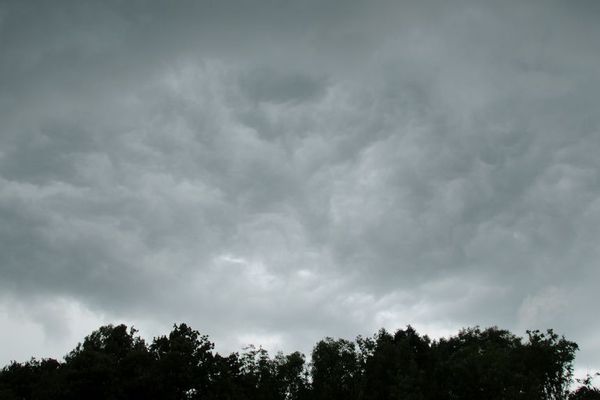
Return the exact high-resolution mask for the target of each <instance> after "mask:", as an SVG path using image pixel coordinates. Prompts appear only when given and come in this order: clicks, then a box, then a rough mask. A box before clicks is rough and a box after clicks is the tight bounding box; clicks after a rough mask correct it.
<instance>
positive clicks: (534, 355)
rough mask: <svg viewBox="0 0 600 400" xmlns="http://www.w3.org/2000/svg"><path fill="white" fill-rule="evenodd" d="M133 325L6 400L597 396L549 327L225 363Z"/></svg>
mask: <svg viewBox="0 0 600 400" xmlns="http://www.w3.org/2000/svg"><path fill="white" fill-rule="evenodd" d="M136 333H137V331H136V330H135V329H133V328H130V329H128V328H127V327H126V326H125V325H117V326H112V325H108V326H103V327H101V328H99V329H98V330H96V331H94V332H92V333H91V334H90V335H89V336H87V337H86V338H85V339H84V341H83V342H82V343H80V344H79V345H77V347H76V348H75V349H74V350H73V351H71V352H70V353H69V354H68V355H66V356H65V359H64V361H62V362H59V361H57V360H53V359H44V360H36V359H32V360H30V361H28V362H25V363H17V362H13V363H11V364H10V365H8V366H5V367H4V368H3V369H2V370H1V371H0V399H3V400H4V399H6V400H13V399H18V400H23V399H32V400H33V399H36V400H46V399H66V400H69V399H91V400H93V399H103V400H120V399H132V400H135V399H161V400H183V399H210V400H221V399H222V400H245V399H253V400H254V399H256V400H308V399H315V400H320V399H323V400H325V399H327V400H336V399H343V400H388V399H390V400H392V399H398V400H399V399H405V400H429V399H432V400H433V399H436V400H444V399H447V400H452V399H464V400H469V399H492V400H493V399H499V400H500V399H533V400H535V399H544V400H545V399H548V400H553V399H564V400H596V399H599V400H600V390H599V389H597V388H595V387H594V386H592V383H591V381H592V378H591V377H590V376H588V377H587V378H586V379H583V380H580V381H578V382H579V384H580V385H579V387H578V388H577V389H576V390H573V391H569V388H570V385H571V383H572V363H573V360H574V356H575V351H576V350H577V345H576V344H575V343H573V342H570V341H568V340H566V339H565V338H564V337H559V336H558V335H557V334H555V333H554V332H553V331H552V330H549V331H547V332H545V333H542V332H539V331H532V332H528V333H527V335H528V337H527V339H526V340H523V339H522V338H519V337H517V336H515V335H513V334H511V333H510V332H508V331H505V330H501V329H498V328H488V329H485V330H481V329H479V328H470V329H464V330H462V331H460V332H459V333H458V334H457V335H456V336H453V337H450V338H447V339H440V340H436V341H432V340H430V339H429V338H428V337H427V336H421V335H419V334H418V333H417V332H416V331H415V330H414V329H413V328H412V327H410V326H408V327H407V328H406V329H404V330H398V331H397V332H395V333H394V334H391V333H389V332H387V331H385V330H381V331H379V332H378V333H377V334H375V335H374V336H373V337H368V338H364V337H358V338H357V339H356V341H349V340H345V339H333V338H326V339H324V340H322V341H320V342H318V343H317V344H316V345H315V347H314V349H313V351H312V355H311V359H312V361H311V363H310V364H307V362H306V360H305V356H304V355H303V354H301V353H298V352H294V353H291V354H287V355H285V354H282V353H278V354H277V355H275V356H274V357H271V356H270V355H269V354H268V352H267V351H266V350H264V349H262V348H255V347H253V346H250V347H248V348H246V349H245V350H244V351H243V352H242V353H232V354H230V355H228V356H223V355H220V354H218V353H216V352H214V345H213V343H212V342H210V340H209V338H208V337H207V336H204V335H201V334H200V333H199V332H198V331H196V330H193V329H192V328H190V327H189V326H187V325H186V324H180V325H174V327H173V330H172V331H171V332H170V333H169V334H168V335H165V336H159V337H157V338H154V340H153V341H152V343H150V344H146V343H145V341H144V340H143V339H141V338H140V337H139V336H137V335H136Z"/></svg>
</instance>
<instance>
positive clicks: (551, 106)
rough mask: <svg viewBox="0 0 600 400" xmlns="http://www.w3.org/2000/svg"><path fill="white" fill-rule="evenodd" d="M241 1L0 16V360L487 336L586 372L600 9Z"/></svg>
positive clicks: (598, 177)
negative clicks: (458, 333) (155, 342)
mask: <svg viewBox="0 0 600 400" xmlns="http://www.w3.org/2000/svg"><path fill="white" fill-rule="evenodd" d="M238 3H239V2H210V1H206V2H189V3H186V2H183V3H181V4H179V5H178V6H177V7H175V6H173V5H160V4H155V5H149V4H142V3H141V2H140V3H137V2H131V3H127V4H124V3H120V2H106V3H102V4H98V3H94V2H64V3H61V4H59V3H52V4H50V3H48V4H46V5H33V4H26V3H23V2H5V3H4V4H3V5H1V6H0V51H1V52H2V54H3V57H2V60H1V61H0V121H1V122H0V246H1V248H0V290H1V293H2V296H1V298H0V301H1V304H2V308H1V311H2V312H1V313H0V321H1V323H2V326H3V327H7V328H8V329H3V331H4V333H3V334H2V337H1V339H2V340H3V342H5V343H6V342H8V343H11V344H13V346H8V347H7V348H12V349H9V350H3V353H1V354H0V357H2V358H3V360H4V361H8V359H11V358H18V359H20V358H27V357H28V356H29V355H30V354H31V352H32V348H31V347H25V346H24V345H23V343H24V342H25V341H26V340H27V341H29V342H31V343H38V344H39V343H43V345H40V349H42V348H43V349H46V351H48V352H49V353H52V352H60V351H64V350H65V349H68V348H70V347H72V345H73V344H74V343H72V342H71V341H74V340H78V339H79V338H80V336H79V335H82V334H85V333H86V331H85V329H89V328H94V327H95V326H94V324H96V323H101V322H108V321H114V320H124V321H128V322H134V323H136V324H138V326H139V327H140V328H142V332H143V333H144V329H145V330H146V332H147V333H148V334H149V335H152V334H155V333H159V332H164V331H165V330H166V329H168V327H169V326H170V324H171V323H173V322H175V321H186V322H189V323H190V324H192V326H194V327H196V328H198V329H200V330H202V331H203V332H206V333H209V334H210V335H211V336H212V338H213V339H214V340H216V341H217V343H222V344H223V346H224V347H225V348H227V349H228V350H235V349H237V348H238V347H239V346H240V345H242V344H243V343H247V342H249V341H252V342H255V343H259V344H260V343H262V344H266V345H267V346H268V347H271V348H273V349H278V348H282V349H295V348H301V349H303V350H305V351H306V350H308V349H309V348H310V346H311V345H312V344H313V343H314V342H315V341H316V340H317V339H319V338H321V337H323V336H325V335H340V336H346V337H352V336H355V335H357V334H359V333H362V334H369V333H372V332H373V331H374V330H375V329H377V328H379V327H381V326H386V327H388V328H392V329H393V328H397V327H401V326H404V325H406V324H409V323H410V324H413V325H414V326H416V327H417V328H419V329H421V330H423V331H425V332H428V333H430V334H432V335H434V336H435V335H444V334H446V333H448V332H452V331H454V330H455V329H458V328H460V327H463V326H467V325H475V324H481V325H490V324H497V325H500V326H503V327H507V328H509V329H515V330H517V331H518V332H523V331H524V330H525V329H528V328H547V327H553V328H555V329H556V330H557V331H559V332H562V333H565V334H567V336H568V337H569V338H571V339H573V340H576V341H577V342H578V343H579V344H580V345H581V348H582V352H581V354H580V356H579V364H578V366H580V367H581V368H588V367H589V368H599V367H600V366H599V365H598V364H597V361H594V360H598V357H599V356H600V348H599V347H598V342H597V340H596V339H595V337H596V336H597V334H596V333H597V332H598V329H599V328H600V326H599V325H598V322H596V321H595V320H593V318H591V315H593V313H594V308H593V307H594V304H596V303H597V302H598V299H599V298H598V292H597V283H596V282H597V281H599V280H600V269H599V268H598V267H599V266H598V261H597V260H598V259H599V256H600V254H598V253H599V250H598V246H597V243H598V241H599V240H600V229H599V228H598V227H599V226H600V197H599V196H600V173H599V171H600V170H599V167H600V165H599V164H600V161H599V159H598V157H597V154H598V152H599V151H600V130H599V124H600V117H598V113H597V109H598V100H597V93H598V89H600V81H599V80H598V79H597V71H598V67H599V66H600V56H599V54H600V42H598V41H597V40H595V39H596V38H597V37H598V34H599V33H600V32H598V31H599V29H600V28H598V26H597V23H596V22H597V17H598V16H599V15H598V14H599V13H600V7H598V5H596V4H595V3H594V2H583V1H582V2H569V3H567V2H559V1H556V2H544V3H543V4H542V3H541V2H529V3H527V4H523V3H522V2H514V3H512V2H502V3H500V2H495V3H490V4H483V3H481V2H469V1H463V2H459V3H458V4H457V3H454V4H452V5H450V4H446V3H442V2H433V1H431V2H429V1H425V2H405V3H399V2H383V1H382V2H375V3H372V2H370V3H369V4H367V3H366V2H335V1H325V2H322V1H319V2H317V1H315V2H312V1H308V2H295V3H289V4H280V3H278V2H271V1H262V2H258V1H257V2H244V3H243V4H238ZM32 326H36V327H37V328H31V327H32ZM19 330H27V331H28V332H30V333H29V335H30V336H31V338H29V336H26V335H25V336H24V335H21V334H19V333H17V332H18V331H19ZM60 355H62V354H55V356H60ZM594 363H595V364H594Z"/></svg>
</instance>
